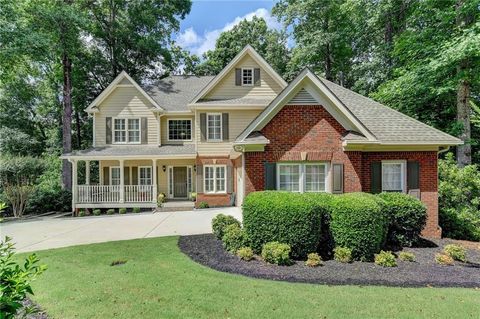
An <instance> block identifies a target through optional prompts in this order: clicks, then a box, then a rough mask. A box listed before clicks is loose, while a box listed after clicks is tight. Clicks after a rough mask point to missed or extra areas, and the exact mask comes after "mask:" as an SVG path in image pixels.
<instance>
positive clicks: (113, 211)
mask: <svg viewBox="0 0 480 319" xmlns="http://www.w3.org/2000/svg"><path fill="white" fill-rule="evenodd" d="M113 214H115V209H113V208H110V209H107V215H113Z"/></svg>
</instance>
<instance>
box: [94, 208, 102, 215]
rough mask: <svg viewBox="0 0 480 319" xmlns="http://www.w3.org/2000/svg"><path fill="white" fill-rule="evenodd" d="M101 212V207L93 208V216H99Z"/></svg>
mask: <svg viewBox="0 0 480 319" xmlns="http://www.w3.org/2000/svg"><path fill="white" fill-rule="evenodd" d="M101 214H102V210H101V209H94V210H93V215H95V216H100V215H101Z"/></svg>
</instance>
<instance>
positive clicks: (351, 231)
mask: <svg viewBox="0 0 480 319" xmlns="http://www.w3.org/2000/svg"><path fill="white" fill-rule="evenodd" d="M381 204H382V201H380V200H379V198H377V197H375V196H374V195H370V194H365V193H349V194H343V195H339V196H335V197H334V198H333V199H332V200H331V205H330V209H331V212H330V231H331V233H332V237H333V241H334V243H335V246H340V247H347V248H350V249H351V250H352V257H353V258H354V259H357V260H371V259H372V258H373V255H374V254H375V253H377V252H378V251H380V248H381V247H382V246H383V244H384V242H385V238H386V235H387V218H386V216H385V214H384V213H383V212H382V206H381Z"/></svg>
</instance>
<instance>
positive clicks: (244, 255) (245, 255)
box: [237, 247, 253, 261]
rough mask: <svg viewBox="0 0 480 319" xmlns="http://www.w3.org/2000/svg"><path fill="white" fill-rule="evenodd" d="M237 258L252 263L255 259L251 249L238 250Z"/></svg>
mask: <svg viewBox="0 0 480 319" xmlns="http://www.w3.org/2000/svg"><path fill="white" fill-rule="evenodd" d="M237 256H238V257H240V259H242V260H245V261H250V260H252V259H253V250H252V248H250V247H242V248H240V249H239V250H237Z"/></svg>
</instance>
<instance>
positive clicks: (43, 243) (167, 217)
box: [0, 207, 242, 252]
mask: <svg viewBox="0 0 480 319" xmlns="http://www.w3.org/2000/svg"><path fill="white" fill-rule="evenodd" d="M220 213H223V214H227V215H232V216H234V217H235V218H237V219H239V220H241V215H242V214H241V209H240V208H238V207H228V208H210V209H202V210H196V211H185V212H160V213H154V214H153V213H141V214H128V215H114V216H92V217H78V218H44V219H37V220H32V221H20V222H8V223H5V224H0V236H1V237H2V239H3V238H4V237H5V236H9V237H12V238H13V241H14V242H15V243H16V245H15V247H16V248H17V251H18V252H27V251H36V250H42V249H49V248H58V247H66V246H75V245H81V244H90V243H100V242H106V241H113V240H125V239H134V238H148V237H162V236H172V235H191V234H204V233H211V232H212V230H211V220H212V218H213V217H214V216H216V215H217V214H220Z"/></svg>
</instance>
